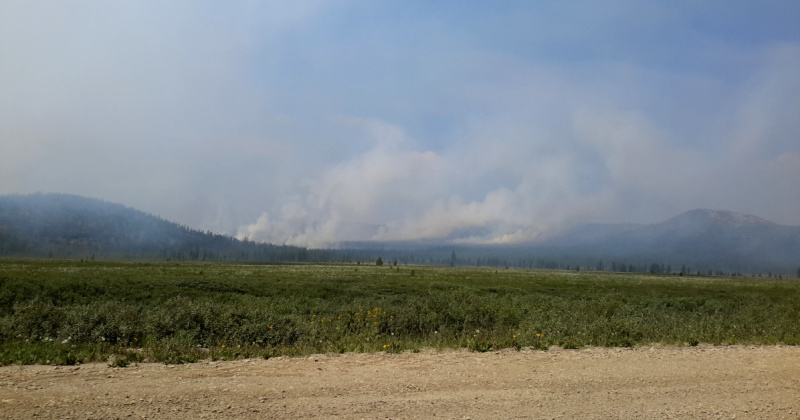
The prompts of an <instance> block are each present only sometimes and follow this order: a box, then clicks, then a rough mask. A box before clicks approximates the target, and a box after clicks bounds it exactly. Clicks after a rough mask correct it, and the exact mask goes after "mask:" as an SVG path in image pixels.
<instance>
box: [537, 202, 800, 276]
mask: <svg viewBox="0 0 800 420" xmlns="http://www.w3.org/2000/svg"><path fill="white" fill-rule="evenodd" d="M537 246H538V247H557V248H559V249H560V250H561V252H564V253H572V254H591V255H595V256H598V257H602V258H620V259H622V258H625V257H627V258H638V259H644V258H650V259H654V260H666V261H675V262H678V261H680V262H682V263H685V264H693V265H696V266H715V267H721V268H723V267H724V269H726V270H732V271H748V272H760V271H764V272H766V271H769V270H770V269H771V270H778V269H780V270H786V271H787V272H789V271H793V270H792V267H794V268H796V267H797V266H798V265H800V226H784V225H779V224H777V223H774V222H771V221H769V220H766V219H763V218H760V217H757V216H753V215H749V214H743V213H736V212H732V211H725V210H709V209H697V210H690V211H687V212H685V213H681V214H679V215H677V216H675V217H672V218H670V219H668V220H665V221H663V222H660V223H654V224H649V225H645V224H588V225H582V226H578V227H575V228H572V229H569V230H567V231H565V232H562V233H561V234H559V235H557V236H555V237H552V238H550V239H548V240H546V241H544V242H542V243H540V244H538V245H537Z"/></svg>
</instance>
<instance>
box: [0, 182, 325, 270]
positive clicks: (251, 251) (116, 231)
mask: <svg viewBox="0 0 800 420" xmlns="http://www.w3.org/2000/svg"><path fill="white" fill-rule="evenodd" d="M320 254H321V252H317V253H316V256H319V255H320ZM0 256H25V257H54V258H89V259H92V258H95V257H96V258H103V259H170V260H213V261H218V260H225V261H306V260H308V259H309V258H312V256H311V254H309V251H308V250H306V249H305V248H299V247H291V246H279V245H271V244H256V243H253V242H249V241H239V240H237V239H235V238H232V237H229V236H225V235H219V234H214V233H211V232H201V231H198V230H194V229H191V228H189V227H186V226H182V225H179V224H177V223H173V222H170V221H167V220H164V219H161V218H160V217H157V216H154V215H151V214H148V213H145V212H142V211H139V210H136V209H133V208H130V207H126V206H124V205H122V204H116V203H109V202H106V201H102V200H97V199H93V198H86V197H81V196H77V195H70V194H31V195H5V196H0Z"/></svg>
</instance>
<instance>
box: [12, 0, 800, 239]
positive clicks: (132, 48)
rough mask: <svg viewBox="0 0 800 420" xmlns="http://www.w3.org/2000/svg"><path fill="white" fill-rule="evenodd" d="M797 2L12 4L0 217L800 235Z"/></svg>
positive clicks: (423, 231)
mask: <svg viewBox="0 0 800 420" xmlns="http://www.w3.org/2000/svg"><path fill="white" fill-rule="evenodd" d="M798 16H800V2H797V1H796V0H786V1H769V0H766V1H758V2H755V1H735V0H720V1H700V2H698V1H669V2H667V1H663V2H646V1H614V0H611V1H602V2H601V1H549V2H548V1H530V0H525V1H518V2H516V1H481V2H477V1H464V0H459V1H445V0H443V1H408V0H403V1H372V0H365V1H345V0H336V1H302V0H295V1H285V2H267V1H197V0H192V1H140V0H137V1H127V2H116V1H115V2H109V1H56V0H51V1H34V0H19V1H14V0H7V1H2V2H0V194H6V193H33V192H64V193H73V194H80V195H85V196H90V197H96V198H101V199H104V200H108V201H114V202H120V203H123V204H126V205H128V206H132V207H136V208H138V209H142V210H145V211H148V212H151V213H154V214H158V215H160V216H162V217H164V218H167V219H170V220H174V221H177V222H180V223H184V224H187V225H189V226H192V227H195V228H200V229H210V230H213V231H217V232H225V233H229V234H234V235H240V236H245V235H247V236H249V237H250V238H252V239H256V240H265V241H270V242H276V243H289V244H298V245H307V246H330V245H333V244H335V243H336V242H337V241H341V240H398V239H424V238H447V239H448V240H453V241H455V242H466V243H486V242H512V241H520V240H529V239H532V238H535V237H537V235H540V234H542V233H543V232H547V231H548V230H549V229H552V228H554V227H557V226H561V225H562V224H564V223H571V222H582V221H594V222H646V223H650V222H657V221H661V220H663V219H665V218H668V217H671V216H674V215H676V214H678V213H680V212H683V211H686V210H689V209H693V208H714V209H726V210H734V211H740V212H746V213H752V214H756V215H758V216H761V217H765V218H768V219H770V220H773V221H776V222H779V223H784V224H793V225H800V25H798V22H797V19H798Z"/></svg>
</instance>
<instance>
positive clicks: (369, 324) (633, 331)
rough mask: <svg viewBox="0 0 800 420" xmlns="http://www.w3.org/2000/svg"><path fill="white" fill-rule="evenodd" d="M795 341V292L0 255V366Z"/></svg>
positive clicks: (758, 285)
mask: <svg viewBox="0 0 800 420" xmlns="http://www.w3.org/2000/svg"><path fill="white" fill-rule="evenodd" d="M651 343H662V344H665V345H679V346H680V345H697V344H699V343H711V344H716V345H726V344H778V343H782V344H791V345H796V344H798V343H800V282H798V281H793V280H784V281H778V280H774V279H753V278H743V277H735V278H720V277H714V278H708V277H677V276H656V275H644V274H612V273H592V272H565V271H527V270H513V269H512V270H507V269H499V270H495V269H482V268H457V267H456V268H449V267H423V266H414V267H411V266H400V267H389V266H383V267H376V266H372V265H370V266H367V265H358V266H357V265H232V264H190V263H127V262H119V263H110V262H83V263H81V262H64V261H7V260H6V261H3V260H0V364H12V363H23V364H27V363H48V364H74V363H81V362H88V361H110V363H111V364H113V365H117V366H125V365H126V364H128V363H131V362H138V361H143V360H146V361H155V362H165V363H185V362H193V361H196V360H199V359H204V358H212V359H232V358H239V357H272V356H279V355H304V354H311V353H324V352H336V353H339V352H351V351H355V352H373V351H387V352H401V351H418V350H419V349H421V348H430V347H433V348H469V349H471V350H473V351H488V350H493V349H501V348H522V347H533V348H537V349H546V348H547V347H549V346H552V345H558V346H562V347H565V348H579V347H582V346H635V345H642V344H651Z"/></svg>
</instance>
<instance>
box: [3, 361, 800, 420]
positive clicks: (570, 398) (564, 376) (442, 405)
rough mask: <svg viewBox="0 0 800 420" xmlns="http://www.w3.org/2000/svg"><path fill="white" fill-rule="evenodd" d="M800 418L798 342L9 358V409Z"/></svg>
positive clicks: (100, 414)
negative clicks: (190, 357)
mask: <svg viewBox="0 0 800 420" xmlns="http://www.w3.org/2000/svg"><path fill="white" fill-rule="evenodd" d="M734 417H735V418H770V419H772V418H800V347H784V346H777V347H776V346H769V347H745V346H724V347H705V346H700V347H694V348H661V347H651V348H648V347H643V348H636V349H605V348H589V349H582V350H560V349H551V350H549V351H546V352H542V351H510V350H509V351H502V352H492V353H468V352H443V353H439V352H432V351H430V352H422V353H417V354H410V353H409V354H394V355H393V354H346V355H335V356H329V355H318V356H312V357H305V358H275V359H270V360H261V359H251V360H242V361H235V362H202V363H197V364H189V365H181V366H165V365H163V364H140V365H138V366H130V367H127V368H124V369H120V368H110V367H108V366H107V365H105V364H88V365H81V366H77V367H53V366H6V367H2V368H0V418H4V419H5V418H14V419H17V418H47V419H49V418H65V419H66V418H70V419H95V418H96V419H108V418H121V419H142V418H148V419H161V418H244V419H256V418H280V419H285V418H355V419H362V418H364V419H375V418H458V419H462V418H473V419H478V418H728V419H730V418H734Z"/></svg>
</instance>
